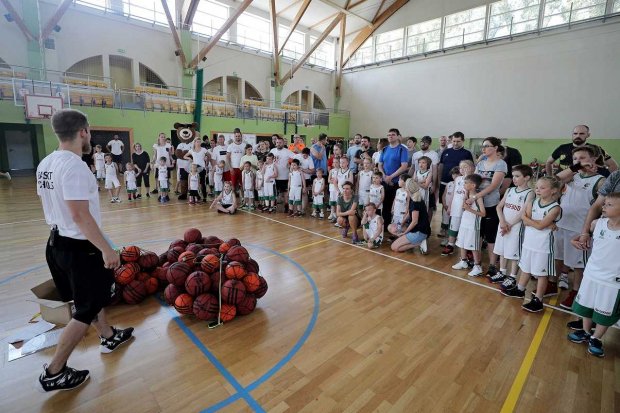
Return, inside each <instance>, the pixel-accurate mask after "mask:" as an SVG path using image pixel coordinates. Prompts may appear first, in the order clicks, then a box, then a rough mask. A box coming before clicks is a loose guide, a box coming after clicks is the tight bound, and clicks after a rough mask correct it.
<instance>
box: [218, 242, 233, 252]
mask: <svg viewBox="0 0 620 413" xmlns="http://www.w3.org/2000/svg"><path fill="white" fill-rule="evenodd" d="M229 249H230V244H229V243H227V242H223V243H221V244H220V247H219V248H218V250H219V251H220V253H222V254H226V253H227V252H228V250H229Z"/></svg>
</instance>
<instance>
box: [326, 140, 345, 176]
mask: <svg viewBox="0 0 620 413" xmlns="http://www.w3.org/2000/svg"><path fill="white" fill-rule="evenodd" d="M336 156H338V157H342V144H340V143H335V144H334V148H333V149H332V154H331V156H330V157H329V159H327V169H329V170H331V169H332V167H333V165H334V158H335V157H336Z"/></svg>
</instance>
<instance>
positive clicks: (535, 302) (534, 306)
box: [521, 296, 545, 313]
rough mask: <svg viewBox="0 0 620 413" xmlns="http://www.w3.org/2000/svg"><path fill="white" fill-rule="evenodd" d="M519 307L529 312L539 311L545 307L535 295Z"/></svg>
mask: <svg viewBox="0 0 620 413" xmlns="http://www.w3.org/2000/svg"><path fill="white" fill-rule="evenodd" d="M521 308H523V309H524V310H525V311H529V312H530V313H539V312H541V311H542V310H544V309H545V307H544V306H543V303H542V301H540V300H539V299H538V297H536V296H533V297H532V300H531V301H530V302H529V303H527V304H523V305H522V306H521Z"/></svg>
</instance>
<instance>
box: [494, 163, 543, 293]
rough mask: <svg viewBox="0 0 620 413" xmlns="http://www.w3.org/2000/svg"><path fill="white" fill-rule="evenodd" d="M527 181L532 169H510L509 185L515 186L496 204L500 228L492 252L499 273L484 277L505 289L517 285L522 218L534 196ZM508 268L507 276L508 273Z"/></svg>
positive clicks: (527, 167) (530, 176) (526, 167)
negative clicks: (501, 284)
mask: <svg viewBox="0 0 620 413" xmlns="http://www.w3.org/2000/svg"><path fill="white" fill-rule="evenodd" d="M530 179H532V168H530V167H529V166H527V165H515V166H513V167H512V182H513V183H514V184H515V186H514V187H512V188H508V190H506V192H505V193H504V197H503V198H502V200H501V201H499V204H497V216H498V217H499V225H498V227H497V238H496V239H495V246H494V247H493V252H494V253H495V254H497V255H499V257H500V258H499V263H500V264H499V271H498V272H497V273H496V274H495V275H493V276H488V275H487V277H489V278H490V280H491V282H492V283H493V284H497V283H503V285H504V288H510V286H511V285H510V284H512V286H514V285H516V284H517V281H516V278H517V272H518V271H519V265H518V263H519V258H520V257H521V242H522V240H523V231H524V227H523V221H522V217H523V213H524V212H525V205H527V204H530V203H531V202H532V199H533V198H534V192H533V191H532V189H531V188H530ZM509 265H510V272H508V266H509ZM507 278H508V279H507ZM504 281H505V283H504Z"/></svg>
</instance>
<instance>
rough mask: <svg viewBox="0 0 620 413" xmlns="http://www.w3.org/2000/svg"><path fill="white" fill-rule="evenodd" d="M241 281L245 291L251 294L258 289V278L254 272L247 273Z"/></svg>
mask: <svg viewBox="0 0 620 413" xmlns="http://www.w3.org/2000/svg"><path fill="white" fill-rule="evenodd" d="M241 281H242V282H243V285H245V289H246V291H247V292H249V293H253V292H254V291H256V290H258V287H260V278H258V274H256V273H255V272H249V273H248V275H246V276H245V277H243V279H242V280H241Z"/></svg>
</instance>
